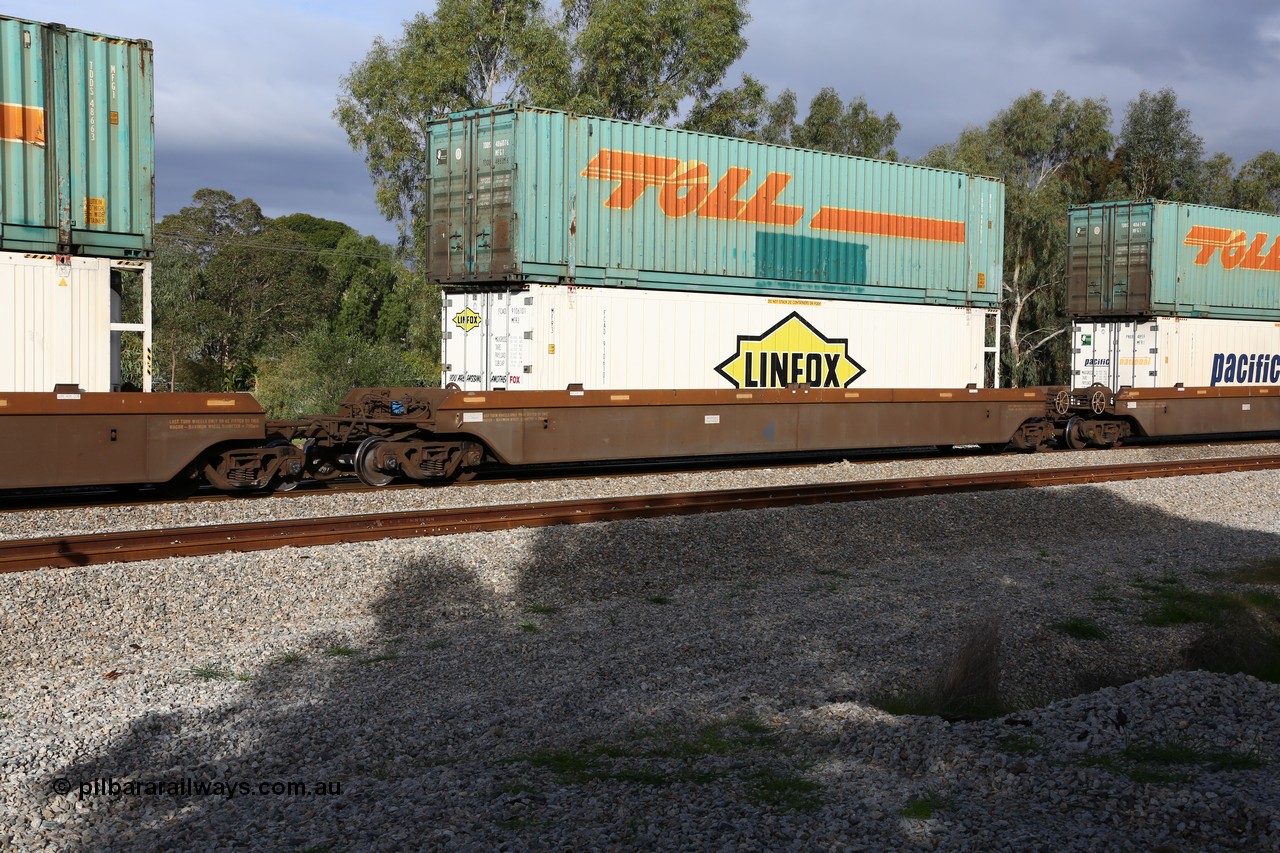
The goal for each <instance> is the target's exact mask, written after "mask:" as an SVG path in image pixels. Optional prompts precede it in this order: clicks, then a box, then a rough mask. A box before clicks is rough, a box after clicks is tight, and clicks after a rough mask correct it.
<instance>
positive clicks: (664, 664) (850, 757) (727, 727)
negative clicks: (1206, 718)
mask: <svg viewBox="0 0 1280 853" xmlns="http://www.w3.org/2000/svg"><path fill="white" fill-rule="evenodd" d="M1191 488H1195V485H1194V484H1193V485H1192V486H1191ZM1015 513H1016V517H1013V515H1014V514H1015ZM797 518H802V519H804V520H805V521H804V523H802V524H798V525H797V524H795V519H797ZM1116 543H1123V544H1121V545H1118V544H1116ZM390 554H399V555H410V556H408V557H404V556H401V557H400V558H398V559H399V562H391V561H392V557H390V556H388V555H390ZM1277 554H1280V537H1277V535H1276V534H1275V533H1273V532H1252V531H1245V530H1240V529H1233V528H1227V527H1223V526H1219V525H1215V524H1213V523H1211V522H1198V523H1197V522H1188V521H1187V520H1185V519H1182V518H1176V517H1171V516H1168V515H1165V514H1163V513H1161V512H1156V511H1152V510H1151V509H1149V508H1146V507H1144V506H1142V505H1139V504H1134V503H1127V502H1125V501H1122V500H1120V499H1118V498H1117V497H1116V496H1115V495H1114V494H1112V493H1110V492H1108V491H1105V490H1101V489H1096V488H1087V487H1080V488H1071V489H1056V490H1044V491H1036V492H1025V493H1019V494H1017V495H1013V494H1010V493H993V494H980V495H972V496H961V497H950V498H945V499H903V500H895V501H885V502H880V503H875V504H846V505H841V506H835V507H812V508H808V509H805V510H800V511H797V512H792V513H782V512H773V511H768V512H756V513H732V514H723V515H714V516H700V517H691V518H685V519H676V520H664V521H653V522H628V523H619V524H612V525H590V526H581V527H573V528H554V529H546V530H542V531H524V532H513V533H510V534H501V535H493V536H486V537H470V538H467V537H455V538H449V539H439V540H434V541H421V542H418V543H415V544H414V545H412V546H405V547H404V548H403V549H402V548H400V547H399V546H388V545H385V544H382V545H369V546H349V547H347V548H344V549H334V550H333V551H332V552H330V553H329V554H328V555H321V554H320V553H318V552H317V553H315V555H314V556H313V557H312V562H313V564H318V563H322V562H323V563H325V564H326V565H323V566H318V567H317V568H318V571H317V574H316V578H317V581H316V583H317V584H318V586H319V587H323V586H325V585H326V584H327V583H328V581H327V580H325V577H324V575H325V572H327V571H336V572H341V571H344V566H348V565H356V564H360V563H363V562H366V561H382V562H383V563H384V564H386V568H385V577H386V583H385V585H384V586H382V587H381V588H379V589H377V590H374V591H370V592H369V593H368V595H367V597H366V598H364V599H357V600H349V601H346V602H345V603H341V604H339V605H334V606H333V607H330V608H329V609H327V610H326V611H325V613H324V619H323V622H322V623H321V624H320V625H313V624H296V625H293V624H290V613H291V612H293V611H294V610H295V609H306V608H311V607H312V605H310V604H307V603H306V602H308V601H310V600H311V599H313V598H315V597H317V595H318V594H317V593H314V591H310V592H309V591H308V590H306V589H281V590H280V591H279V608H278V613H279V620H280V622H281V623H284V624H286V625H289V627H290V631H291V633H290V635H289V636H290V640H289V641H288V642H287V643H286V644H285V645H282V647H281V649H280V653H281V656H280V657H277V658H275V659H274V660H273V661H272V662H270V663H268V664H266V665H262V666H256V667H255V666H254V665H252V664H247V665H242V666H241V667H239V668H237V667H236V664H235V663H234V662H229V664H228V666H229V667H230V668H231V669H232V670H233V671H241V670H243V669H244V668H245V667H246V666H247V667H248V668H249V670H250V673H251V674H252V676H253V679H252V680H251V681H245V682H236V681H227V682H225V684H221V683H220V684H217V685H213V684H210V685H206V686H205V689H204V690H202V691H200V693H201V694H202V695H208V694H210V693H212V692H214V691H215V690H217V689H223V690H224V691H225V695H224V697H223V698H222V700H221V703H220V704H219V705H218V707H217V708H216V709H215V710H191V711H183V710H177V711H152V712H149V713H146V714H144V715H142V716H140V717H138V718H137V719H136V721H135V722H134V723H133V724H132V726H131V728H130V731H129V732H128V733H127V734H126V735H124V736H123V737H121V738H119V739H117V740H116V741H115V742H114V743H113V744H112V745H111V747H110V748H109V749H107V750H105V751H104V752H102V753H100V754H95V755H87V756H84V757H83V758H80V759H78V760H76V761H74V762H72V763H70V764H68V765H67V766H66V767H64V768H63V769H62V770H61V771H60V773H59V776H61V777H63V778H66V779H68V780H71V781H72V782H73V783H75V784H79V783H81V782H91V781H92V780H115V781H116V782H117V783H118V784H121V785H123V784H124V783H125V782H127V781H129V780H132V781H133V782H135V783H147V782H152V783H161V784H172V783H181V784H182V785H184V786H187V785H189V784H192V783H195V784H203V785H209V784H213V783H220V785H221V789H220V790H221V792H222V793H221V795H218V794H208V795H200V794H197V793H195V791H194V790H193V789H191V788H188V787H184V788H183V789H182V790H181V791H176V792H175V791H173V790H169V791H165V790H156V789H155V788H152V789H146V788H136V789H135V790H137V791H138V792H137V793H135V794H133V795H128V794H127V793H123V790H124V789H123V788H122V789H121V790H122V793H120V794H119V795H112V794H111V793H110V792H109V791H108V792H98V793H91V794H90V795H89V796H85V797H84V798H83V799H82V800H79V801H78V802H77V794H76V791H74V790H73V791H72V793H71V794H70V795H68V796H67V797H65V798H63V799H64V800H65V801H67V802H68V803H71V804H73V806H74V808H75V809H77V810H76V811H74V812H73V813H71V814H70V816H69V817H67V818H66V819H65V820H64V822H63V823H62V827H61V829H59V831H60V832H61V831H63V830H70V831H72V832H73V833H75V834H78V835H80V836H82V837H83V839H84V840H83V842H82V843H81V844H80V845H78V847H77V845H76V844H74V843H73V844H70V845H69V846H70V848H71V849H81V850H86V851H88V850H95V851H97V850H103V849H111V848H115V849H120V850H152V849H197V848H202V849H214V848H226V849H252V850H279V851H286V850H314V851H340V850H375V849H386V850H397V849H414V848H421V849H436V848H449V847H455V846H456V847H465V846H467V845H474V847H475V848H476V849H493V848H496V847H499V846H502V845H505V846H506V849H546V848H555V847H561V848H576V849H585V848H587V847H601V846H613V847H617V848H629V847H651V846H666V847H676V848H687V849H693V848H705V847H715V846H719V845H720V844H721V843H722V842H725V840H726V839H730V840H736V843H738V844H739V845H741V846H744V847H748V848H757V849H759V848H766V849H767V848H776V847H779V846H782V845H798V846H799V847H801V848H806V847H807V848H811V849H821V848H825V847H828V846H833V845H838V844H840V843H842V842H841V841H840V838H842V837H843V838H845V839H846V841H845V842H844V843H848V844H852V845H853V846H855V847H856V846H862V847H878V846H883V847H888V848H902V847H910V846H913V845H921V846H929V845H931V844H933V843H935V842H936V840H937V839H936V838H935V837H934V836H936V835H938V834H945V833H947V832H953V831H954V832H962V833H963V832H970V831H976V830H975V829H974V826H975V824H981V823H982V822H983V821H984V820H986V821H988V822H990V821H991V820H996V819H997V818H998V819H999V820H1001V821H1004V823H1005V826H1006V828H1007V832H1009V833H1011V834H1009V835H1007V836H1006V837H1007V838H1018V837H1021V830H1020V829H1019V827H1020V824H1019V821H1025V822H1026V827H1027V828H1028V829H1027V832H1028V833H1029V835H1028V837H1029V838H1038V840H1039V843H1040V844H1042V845H1047V846H1048V847H1052V848H1056V849H1064V848H1067V847H1071V846H1072V843H1073V838H1074V836H1073V834H1072V833H1073V832H1074V831H1075V830H1074V829H1073V828H1072V827H1073V821H1075V820H1079V819H1082V818H1083V817H1087V816H1082V815H1080V814H1075V813H1073V812H1072V810H1071V809H1069V808H1065V807H1062V806H1051V805H1050V804H1049V803H1048V802H1047V801H1046V802H1043V803H1040V802H1037V801H1035V800H1034V795H1033V794H1031V793H1028V792H1027V791H1020V790H1019V788H1018V786H1017V784H1016V780H1015V781H1014V782H1011V783H1010V785H1009V787H1008V788H1007V790H1000V791H995V792H993V793H990V795H989V796H988V797H987V799H986V801H985V802H984V803H982V804H981V809H980V810H977V811H974V809H976V808H977V804H975V805H973V806H972V807H964V808H962V807H961V806H959V805H956V804H955V803H954V801H953V800H948V799H947V796H948V795H947V793H946V791H933V792H932V793H934V794H937V797H938V799H937V802H936V803H934V804H933V806H930V805H929V801H926V802H925V805H926V808H925V812H924V815H923V817H921V816H920V815H916V816H915V817H903V816H902V814H901V811H902V810H903V809H908V808H910V807H914V806H913V804H914V805H918V803H917V802H916V799H917V796H916V795H919V797H921V798H922V797H924V796H925V794H926V793H929V792H930V791H931V790H932V789H931V788H930V779H931V776H930V774H931V772H932V771H931V764H930V749H931V747H930V746H928V745H927V744H925V743H920V742H918V741H917V740H916V738H917V737H926V736H928V733H929V732H934V733H937V732H943V731H946V730H948V727H947V726H946V725H945V724H942V723H941V722H940V721H937V720H932V721H930V720H917V721H915V722H911V721H907V720H904V719H902V718H892V717H888V716H886V715H882V714H877V713H866V712H865V711H860V710H859V709H858V706H859V705H862V706H864V707H865V705H866V703H867V702H868V701H869V698H870V697H872V696H876V695H880V694H883V693H885V692H888V691H893V690H898V689H903V688H907V687H910V686H912V685H915V684H917V683H919V681H920V679H921V678H922V677H924V676H925V674H927V673H928V672H929V671H931V670H932V669H933V668H934V667H936V666H937V665H938V663H939V662H940V661H941V660H943V659H944V658H945V655H946V653H947V650H948V649H949V648H950V647H951V645H952V643H953V638H954V637H955V636H956V635H957V632H959V631H960V630H962V628H963V627H964V626H965V625H967V624H970V623H971V622H972V621H973V620H974V619H975V618H983V617H987V616H990V615H993V614H994V615H998V616H999V617H1000V618H1001V620H1002V624H1003V631H1004V637H1003V644H1004V657H1005V670H1004V671H1005V679H1006V681H1009V682H1010V687H1011V688H1012V689H1013V692H1014V694H1015V696H1014V699H1015V701H1020V702H1035V701H1041V700H1048V699H1053V698H1056V697H1058V696H1062V695H1067V694H1069V693H1070V692H1071V689H1072V686H1073V684H1074V683H1075V680H1074V679H1075V678H1076V676H1077V675H1078V672H1076V671H1075V670H1076V669H1077V668H1078V667H1080V666H1083V665H1084V664H1083V663H1082V661H1085V660H1086V659H1087V660H1094V659H1096V658H1099V657H1102V658H1108V657H1110V658H1112V659H1114V660H1123V659H1124V658H1126V657H1128V656H1130V655H1135V656H1137V657H1136V659H1135V660H1134V661H1133V666H1134V668H1135V669H1136V670H1140V671H1146V672H1151V671H1162V670H1166V669H1168V668H1170V667H1172V666H1174V665H1175V664H1176V661H1177V649H1176V647H1174V646H1173V645H1172V644H1167V645H1165V646H1162V645H1161V644H1157V643H1151V642H1149V641H1147V640H1149V637H1150V636H1152V635H1151V634H1150V632H1151V631H1153V630H1155V629H1146V628H1142V627H1141V626H1139V625H1138V613H1137V612H1136V611H1133V610H1132V608H1133V607H1134V605H1133V603H1132V602H1133V600H1134V599H1133V596H1132V594H1131V593H1132V590H1133V584H1134V582H1135V580H1139V579H1155V578H1159V577H1161V576H1168V575H1170V574H1176V575H1178V576H1181V577H1184V578H1186V579H1187V582H1188V583H1194V581H1195V578H1196V577H1197V575H1196V574H1195V573H1196V572H1197V571H1200V570H1203V569H1216V568H1222V567H1227V568H1229V567H1234V566H1237V565H1240V564H1242V563H1244V562H1247V561H1249V560H1254V559H1258V558H1265V557H1272V556H1275V555H1277ZM281 559H288V558H281ZM330 564H331V565H330ZM326 566H328V568H326ZM318 597H320V598H322V599H323V598H324V596H323V595H318ZM1110 597H1115V598H1116V599H1118V600H1119V604H1118V605H1117V603H1116V601H1113V600H1110ZM1116 607H1119V608H1120V609H1124V608H1130V612H1128V613H1127V614H1120V615H1118V616H1116V618H1118V619H1120V621H1121V622H1124V623H1125V624H1127V625H1129V626H1131V630H1128V631H1127V632H1124V633H1119V634H1116V635H1113V636H1112V637H1111V638H1110V639H1109V640H1108V641H1107V643H1108V646H1107V653H1106V654H1103V655H1098V654H1097V653H1096V652H1093V651H1091V650H1090V649H1089V647H1088V642H1087V641H1081V640H1072V639H1070V638H1064V637H1061V636H1059V635H1057V634H1056V633H1055V632H1053V631H1050V630H1048V629H1047V628H1046V625H1048V624H1050V623H1052V622H1054V621H1055V620H1057V619H1062V618H1066V617H1071V616H1087V617H1090V618H1097V619H1101V618H1102V616H1100V615H1098V614H1100V613H1103V612H1104V611H1106V609H1107V608H1113V610H1112V611H1111V612H1112V613H1113V615H1115V614H1114V608H1116ZM179 617H180V614H179V615H178V616H177V617H173V618H174V619H177V618H179ZM156 630H157V631H175V630H181V624H180V623H178V622H176V621H172V622H168V623H163V624H157V626H156ZM1144 638H1146V639H1144ZM191 679H192V681H193V682H196V683H198V682H199V679H197V678H196V677H195V676H191ZM841 715H846V716H849V718H850V719H849V721H848V722H847V723H842V722H840V720H839V719H838V717H839V716H841ZM898 733H905V734H906V735H909V737H906V738H898V737H897V735H898ZM1014 733H1015V734H1021V733H1022V732H1021V730H1016V731H1014ZM895 738H897V739H896V740H895ZM871 744H881V745H882V746H883V750H881V749H880V747H879V746H877V747H875V748H872V746H871ZM186 780H191V782H190V783H189V782H188V781H186ZM290 783H303V784H304V785H306V786H307V791H306V793H298V792H293V793H287V792H284V791H282V789H281V787H280V786H286V785H288V784H290ZM261 785H265V786H266V788H264V789H262V790H261V791H260V790H259V786H261ZM321 785H323V786H324V791H323V792H322V793H317V788H319V786H321ZM335 785H336V786H338V787H340V792H335V791H332V790H330V788H331V786H335ZM245 786H248V787H245ZM148 791H149V792H148ZM913 792H914V793H913ZM175 793H176V794H177V796H175V795H174V794H175ZM1028 797H1030V798H1032V799H1031V801H1030V802H1027V801H1026V798H1028ZM1139 799H1141V798H1140V797H1139ZM948 803H951V804H952V806H953V808H952V812H951V813H950V814H951V815H952V816H953V817H954V816H957V815H958V816H961V817H963V819H964V820H965V821H969V824H968V826H969V828H968V829H965V828H964V827H963V826H961V827H960V829H958V830H957V829H955V828H954V825H953V824H952V823H950V822H948V821H949V818H948V811H947V805H948ZM1015 804H1016V808H1015ZM37 808H38V807H37ZM909 814H915V813H914V812H910V813H909ZM989 814H995V815H996V818H989V817H984V815H989ZM1019 814H1021V815H1029V816H1026V817H1017V816H1016V815H1019ZM956 819H957V820H959V817H957V818H956ZM1207 819H1211V818H1207ZM56 824H57V822H56V821H55V822H53V823H52V824H51V826H53V825H56ZM1010 827H1011V828H1010ZM1054 827H1057V828H1058V829H1056V830H1055V829H1054ZM1117 831H1119V832H1121V833H1122V836H1123V837H1125V838H1127V839H1128V843H1130V844H1131V845H1132V846H1134V847H1136V848H1142V847H1144V846H1146V842H1152V843H1154V842H1155V841H1156V840H1157V838H1158V836H1157V835H1153V834H1152V833H1154V832H1155V830H1148V829H1147V827H1146V824H1144V823H1143V822H1142V821H1141V820H1139V819H1137V818H1134V819H1133V823H1132V824H1131V825H1125V824H1121V825H1119V826H1118V827H1117ZM1197 831H1198V830H1196V829H1194V828H1193V829H1192V830H1189V831H1188V832H1189V833H1195V832H1197ZM1055 833H1060V834H1055ZM959 837H960V838H963V837H964V835H963V834H962V835H960V836H959ZM1204 838H1208V839H1210V840H1211V841H1212V843H1211V845H1210V846H1213V844H1217V843H1220V842H1221V838H1219V836H1217V835H1214V834H1213V833H1210V834H1209V835H1207V836H1204ZM1204 838H1200V837H1199V836H1196V835H1194V834H1189V835H1187V837H1186V839H1185V843H1187V844H1189V845H1190V846H1196V844H1197V843H1198V840H1204ZM806 839H807V841H806ZM931 839H933V840H931ZM944 846H945V845H944ZM1103 846H1105V844H1104V845H1103Z"/></svg>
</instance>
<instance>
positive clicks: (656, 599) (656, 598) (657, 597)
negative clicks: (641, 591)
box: [646, 595, 671, 604]
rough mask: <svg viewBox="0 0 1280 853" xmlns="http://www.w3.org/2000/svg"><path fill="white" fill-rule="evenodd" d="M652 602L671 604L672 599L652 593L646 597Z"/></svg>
mask: <svg viewBox="0 0 1280 853" xmlns="http://www.w3.org/2000/svg"><path fill="white" fill-rule="evenodd" d="M646 600H647V601H648V602H649V603H650V604H670V603H671V599H669V598H667V597H666V596H665V595H651V596H649V597H648V599H646Z"/></svg>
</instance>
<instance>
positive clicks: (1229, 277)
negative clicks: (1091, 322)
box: [1067, 200, 1280, 321]
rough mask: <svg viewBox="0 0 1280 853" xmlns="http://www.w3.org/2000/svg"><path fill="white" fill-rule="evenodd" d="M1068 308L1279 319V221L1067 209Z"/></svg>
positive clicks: (1183, 209)
mask: <svg viewBox="0 0 1280 853" xmlns="http://www.w3.org/2000/svg"><path fill="white" fill-rule="evenodd" d="M1067 311H1068V312H1069V313H1070V314H1071V315H1072V316H1074V317H1079V318H1086V319H1110V318H1117V319H1119V318H1132V317H1209V318H1217V319H1222V320H1271V321H1277V320H1280V216H1275V215H1272V214H1267V213H1256V212H1253V211H1247V210H1228V209H1226V208H1221V207H1204V206H1202V205H1196V204H1181V203H1178V202H1164V201H1154V200H1148V201H1141V202H1103V203H1098V204H1090V205H1081V206H1079V207H1073V208H1071V210H1070V212H1069V216H1068V225H1067Z"/></svg>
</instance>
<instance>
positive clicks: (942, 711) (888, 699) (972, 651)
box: [872, 618, 1012, 720]
mask: <svg viewBox="0 0 1280 853" xmlns="http://www.w3.org/2000/svg"><path fill="white" fill-rule="evenodd" d="M872 703H873V704H875V705H876V706H877V707H879V708H881V709H882V710H885V711H887V712H889V713H890V714H897V715H904V714H912V715H922V716H937V717H942V718H943V719H946V720H987V719H990V718H992V717H999V716H1003V715H1004V714H1007V713H1008V712H1009V711H1010V710H1012V709H1011V708H1009V707H1008V706H1007V705H1005V704H1004V703H1003V702H1002V701H1001V700H1000V624H999V620H997V619H994V618H993V619H988V620H985V621H982V622H977V623H974V624H972V625H970V626H969V627H968V629H967V630H966V631H965V633H964V636H963V638H962V639H961V642H960V644H959V645H958V646H957V647H956V651H955V654H954V656H953V657H952V658H951V660H950V661H946V662H944V663H943V665H942V667H941V669H940V670H939V671H938V673H937V674H936V675H935V676H934V679H933V682H932V683H931V684H929V685H927V686H924V687H921V688H918V689H916V690H910V691H907V692H905V693H898V694H890V695H887V696H879V697H873V698H872Z"/></svg>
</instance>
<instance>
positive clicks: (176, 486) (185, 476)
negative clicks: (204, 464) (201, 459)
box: [156, 465, 200, 501]
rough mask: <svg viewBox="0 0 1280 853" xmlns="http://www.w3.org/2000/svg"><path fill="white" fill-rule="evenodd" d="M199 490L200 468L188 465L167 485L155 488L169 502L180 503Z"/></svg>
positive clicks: (162, 484) (163, 484)
mask: <svg viewBox="0 0 1280 853" xmlns="http://www.w3.org/2000/svg"><path fill="white" fill-rule="evenodd" d="M199 488H200V468H199V466H197V465H188V466H187V467H186V468H183V469H182V470H181V471H179V472H178V473H177V475H175V476H174V478H173V479H172V480H170V481H169V482H167V483H161V484H160V485H158V486H157V487H156V489H157V490H158V491H159V492H160V494H162V495H164V496H165V497H166V498H169V499H170V500H175V501H180V500H183V499H184V498H189V497H191V496H192V495H194V494H195V493H196V490H197V489H199Z"/></svg>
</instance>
